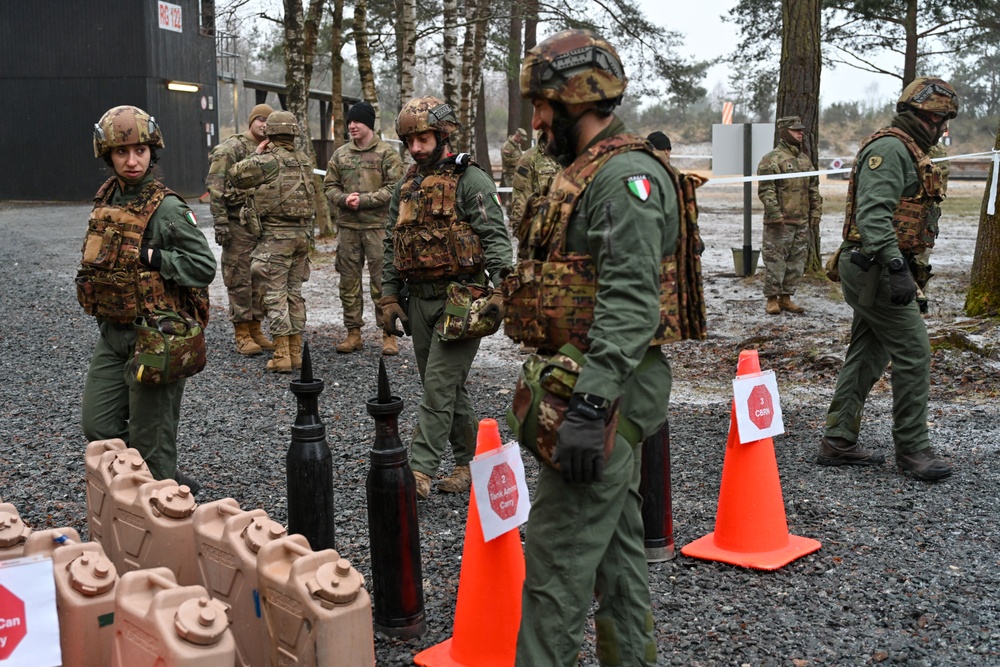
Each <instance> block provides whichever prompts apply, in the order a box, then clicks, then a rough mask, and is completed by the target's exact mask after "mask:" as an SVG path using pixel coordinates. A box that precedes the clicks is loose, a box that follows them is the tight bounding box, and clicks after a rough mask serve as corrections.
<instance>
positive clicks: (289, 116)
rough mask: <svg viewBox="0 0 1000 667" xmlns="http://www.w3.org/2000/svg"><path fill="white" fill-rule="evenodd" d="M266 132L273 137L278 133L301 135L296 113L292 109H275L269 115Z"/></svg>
mask: <svg viewBox="0 0 1000 667" xmlns="http://www.w3.org/2000/svg"><path fill="white" fill-rule="evenodd" d="M264 134H265V135H266V136H269V137H272V136H274V135H276V134H286V135H291V136H293V137H297V136H299V124H298V123H296V122H295V114H293V113H292V112H291V111H273V112H271V115H270V116H268V117H267V125H265V126H264Z"/></svg>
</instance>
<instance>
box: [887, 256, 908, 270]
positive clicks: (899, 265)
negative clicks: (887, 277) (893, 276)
mask: <svg viewBox="0 0 1000 667" xmlns="http://www.w3.org/2000/svg"><path fill="white" fill-rule="evenodd" d="M905 268H906V261H905V260H904V259H903V258H902V257H893V258H892V259H890V260H889V271H891V272H892V273H899V272H900V271H902V270H903V269H905Z"/></svg>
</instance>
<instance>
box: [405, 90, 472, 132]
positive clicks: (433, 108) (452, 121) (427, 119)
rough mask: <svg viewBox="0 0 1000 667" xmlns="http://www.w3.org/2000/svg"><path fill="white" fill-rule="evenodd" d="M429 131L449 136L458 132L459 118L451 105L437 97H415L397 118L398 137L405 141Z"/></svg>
mask: <svg viewBox="0 0 1000 667" xmlns="http://www.w3.org/2000/svg"><path fill="white" fill-rule="evenodd" d="M428 130H433V131H435V132H440V133H441V134H443V135H444V136H448V135H450V134H451V133H452V132H456V131H457V130H458V117H457V116H455V111H454V109H452V108H451V105H449V104H445V103H444V102H442V101H441V100H439V99H438V98H436V97H432V96H427V97H415V98H413V99H412V100H410V101H409V102H407V103H406V104H404V105H403V108H402V109H400V110H399V115H398V116H396V136H398V137H399V138H400V139H405V138H406V137H408V136H410V135H411V134H417V133H418V132H427V131H428Z"/></svg>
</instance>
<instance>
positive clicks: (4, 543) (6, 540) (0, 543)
mask: <svg viewBox="0 0 1000 667" xmlns="http://www.w3.org/2000/svg"><path fill="white" fill-rule="evenodd" d="M30 533H31V529H30V528H28V527H27V526H26V525H24V522H23V521H21V517H19V516H18V515H17V514H15V513H13V512H8V511H7V510H0V549H9V548H10V547H13V546H17V545H18V544H21V543H22V542H24V541H25V540H26V539H28V535H29V534H30Z"/></svg>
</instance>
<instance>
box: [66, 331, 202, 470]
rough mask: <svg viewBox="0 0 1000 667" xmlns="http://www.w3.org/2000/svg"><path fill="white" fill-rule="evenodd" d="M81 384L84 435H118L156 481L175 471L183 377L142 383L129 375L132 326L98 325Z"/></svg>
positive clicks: (96, 437) (90, 438)
mask: <svg viewBox="0 0 1000 667" xmlns="http://www.w3.org/2000/svg"><path fill="white" fill-rule="evenodd" d="M100 329H101V335H100V337H99V338H98V339H97V345H96V346H95V347H94V356H92V357H91V358H90V368H89V369H88V370H87V383H86V384H85V385H84V388H83V435H84V437H85V438H87V440H88V441H93V440H109V439H111V438H121V439H122V440H124V441H125V442H126V443H128V445H129V446H130V447H134V448H135V449H138V450H139V453H140V454H142V458H143V460H144V461H145V462H146V465H147V466H149V472H151V473H152V474H153V477H154V478H155V479H171V478H173V477H174V475H175V474H176V472H177V426H178V424H179V423H180V418H181V397H182V396H183V394H184V383H185V379H184V378H181V379H180V380H176V381H174V382H170V383H168V384H143V383H141V382H138V381H136V379H135V378H134V377H133V376H132V371H131V366H132V353H133V352H134V350H135V340H136V335H135V329H133V328H132V327H131V326H128V327H122V326H120V325H115V324H109V323H102V324H101V325H100Z"/></svg>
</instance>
